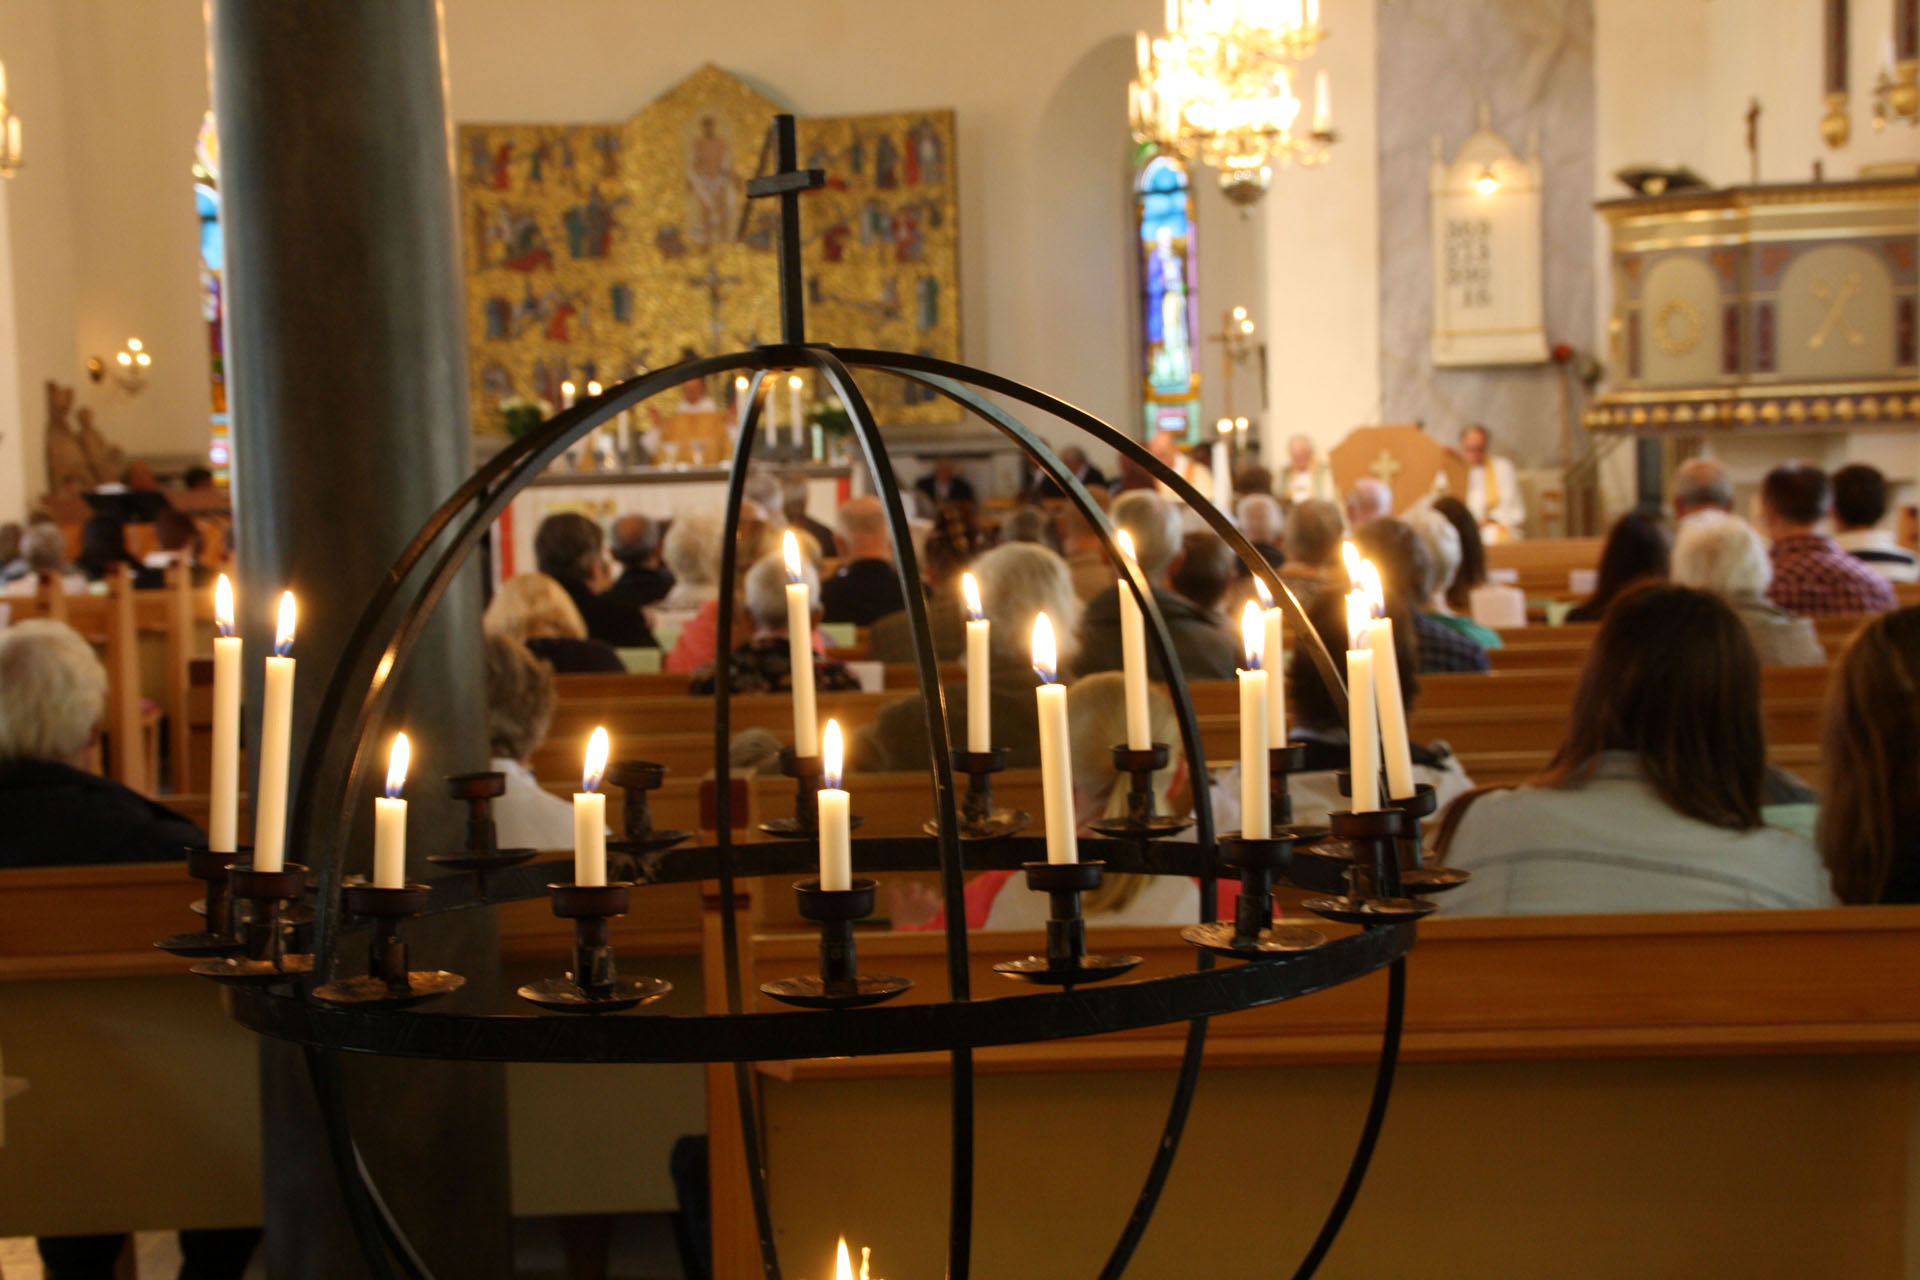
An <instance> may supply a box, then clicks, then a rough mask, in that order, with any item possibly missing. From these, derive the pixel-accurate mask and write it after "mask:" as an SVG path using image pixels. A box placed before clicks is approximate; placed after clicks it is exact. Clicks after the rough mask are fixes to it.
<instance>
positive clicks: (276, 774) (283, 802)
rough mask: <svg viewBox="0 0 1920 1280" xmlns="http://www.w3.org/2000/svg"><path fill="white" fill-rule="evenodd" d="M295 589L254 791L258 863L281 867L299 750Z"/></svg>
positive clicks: (276, 644)
mask: <svg viewBox="0 0 1920 1280" xmlns="http://www.w3.org/2000/svg"><path fill="white" fill-rule="evenodd" d="M295 612H296V610H295V608H294V603H293V592H291V591H286V592H282V593H281V596H280V619H279V626H278V627H276V628H275V631H274V638H273V656H272V657H271V658H268V659H267V686H266V691H265V696H264V697H263V698H262V699H261V705H260V780H259V782H258V783H257V784H255V786H254V797H253V869H254V870H255V871H278V870H280V869H281V868H282V867H284V866H285V865H286V860H287V770H288V762H289V760H290V759H291V757H292V754H293V659H292V658H289V657H288V656H287V650H289V649H291V648H293V623H294V615H295Z"/></svg>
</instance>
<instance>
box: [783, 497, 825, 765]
mask: <svg viewBox="0 0 1920 1280" xmlns="http://www.w3.org/2000/svg"><path fill="white" fill-rule="evenodd" d="M781 551H782V552H783V553H784V554H785V556H786V561H787V667H788V671H789V673H790V675H789V680H790V682H791V683H792V685H793V754H795V755H796V756H810V755H813V754H815V753H816V752H817V750H818V747H817V745H816V744H817V743H819V741H820V722H819V717H818V715H817V714H816V712H815V711H814V701H813V601H812V599H811V598H810V596H809V593H808V590H807V580H806V576H805V574H804V572H803V566H802V563H801V560H800V543H799V540H798V539H796V538H795V537H794V536H793V530H791V529H789V530H787V532H786V535H785V536H784V537H783V538H782V539H781Z"/></svg>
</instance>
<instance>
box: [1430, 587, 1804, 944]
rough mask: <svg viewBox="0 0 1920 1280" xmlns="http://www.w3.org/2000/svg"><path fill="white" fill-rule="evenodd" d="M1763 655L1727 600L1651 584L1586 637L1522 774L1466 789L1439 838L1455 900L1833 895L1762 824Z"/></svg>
mask: <svg viewBox="0 0 1920 1280" xmlns="http://www.w3.org/2000/svg"><path fill="white" fill-rule="evenodd" d="M1766 776H1767V750H1766V738H1765V734H1764V731H1763V729H1762V726H1761V719H1760V664H1759V662H1758V660H1757V659H1756V658H1755V657H1754V651H1753V644H1752V642H1751V641H1750V640H1748V639H1747V633H1746V629H1745V628H1744V627H1742V626H1741V625H1740V620H1739V619H1738V618H1737V617H1735V616H1734V613H1733V610H1732V609H1730V608H1728V607H1727V605H1726V603H1725V602H1724V601H1722V600H1720V599H1719V598H1718V597H1716V596H1713V595H1709V594H1708V593H1707V592H1704V591H1695V590H1693V589H1692V588H1691V587H1677V586H1673V585H1671V584H1667V583H1646V584H1643V585H1640V586H1637V587H1632V588H1629V589H1628V590H1627V591H1626V592H1625V593H1624V594H1622V595H1621V596H1620V597H1619V598H1617V599H1616V600H1615V601H1614V602H1613V605H1612V607H1611V608H1610V609H1609V610H1608V611H1607V616H1606V618H1605V620H1603V621H1602V622H1601V624H1600V631H1599V634H1598V635H1597V636H1595V637H1594V642H1593V651H1592V653H1591V654H1590V655H1589V657H1588V659H1587V665H1586V669H1585V670H1584V671H1583V672H1582V673H1581V676H1580V684H1579V687H1578V689H1577V690H1576V691H1575V693H1574V699H1573V707H1572V710H1571V712H1570V713H1569V717H1568V725H1567V735H1566V738H1565V740H1564V741H1562V743H1561V744H1560V749H1559V750H1558V751H1557V752H1555V754H1554V756H1553V759H1552V760H1551V761H1549V762H1548V764H1547V767H1546V768H1545V769H1544V770H1543V771H1542V772H1541V773H1540V774H1538V775H1537V776H1536V777H1534V778H1533V780H1532V781H1530V782H1528V783H1527V784H1526V785H1525V786H1522V787H1519V788H1516V789H1513V790H1508V791H1489V792H1479V793H1474V794H1471V795H1467V796H1463V797H1461V798H1460V800H1459V801H1457V802H1456V803H1455V804H1454V806H1453V807H1452V808H1451V809H1450V810H1449V811H1448V812H1447V814H1446V817H1445V819H1444V821H1443V822H1442V824H1441V830H1440V837H1439V841H1438V847H1439V849H1440V851H1441V856H1442V857H1443V858H1444V859H1445V860H1446V861H1447V862H1448V863H1449V864H1450V865H1452V866H1457V867H1460V868H1462V869H1464V870H1468V871H1471V872H1473V879H1472V880H1471V881H1469V882H1468V883H1467V884H1466V885H1463V886H1462V887H1461V888H1460V889H1459V890H1458V891H1457V892H1455V893H1452V894H1449V895H1448V900H1447V902H1446V903H1445V906H1446V908H1447V910H1448V911H1450V912H1453V913H1455V914H1461V915H1553V914H1560V913H1565V912H1594V911H1710V910H1731V909H1738V908H1747V907H1813V906H1824V905H1827V904H1828V903H1830V902H1831V901H1832V894H1831V892H1830V891H1829V889H1828V887H1827V876H1826V871H1825V869H1824V868H1823V867H1822V866H1821V865H1820V860H1819V857H1818V855H1816V854H1815V853H1814V851H1813V847H1812V846H1811V845H1810V844H1808V843H1807V842H1806V841H1805V840H1803V839H1801V838H1800V837H1799V836H1797V835H1794V834H1792V833H1790V832H1787V831H1781V830H1777V829H1774V828H1771V827H1768V826H1766V825H1764V824H1763V822H1762V820H1761V814H1760V808H1761V804H1762V802H1763V798H1764V793H1765V787H1766Z"/></svg>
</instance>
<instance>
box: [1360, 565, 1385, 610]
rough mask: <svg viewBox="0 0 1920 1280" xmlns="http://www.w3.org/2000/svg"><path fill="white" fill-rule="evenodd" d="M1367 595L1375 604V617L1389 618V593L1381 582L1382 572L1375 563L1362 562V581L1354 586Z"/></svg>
mask: <svg viewBox="0 0 1920 1280" xmlns="http://www.w3.org/2000/svg"><path fill="white" fill-rule="evenodd" d="M1354 585H1355V586H1357V587H1359V588H1360V590H1362V591H1364V592H1366V593H1367V599H1368V600H1369V601H1371V602H1372V604H1373V616H1374V617H1376V618H1384V617H1386V616H1387V591H1386V587H1385V586H1383V585H1382V584H1381V582H1380V571H1379V570H1378V569H1376V568H1374V567H1373V561H1371V560H1362V561H1361V562H1360V581H1358V582H1357V583H1355V584H1354Z"/></svg>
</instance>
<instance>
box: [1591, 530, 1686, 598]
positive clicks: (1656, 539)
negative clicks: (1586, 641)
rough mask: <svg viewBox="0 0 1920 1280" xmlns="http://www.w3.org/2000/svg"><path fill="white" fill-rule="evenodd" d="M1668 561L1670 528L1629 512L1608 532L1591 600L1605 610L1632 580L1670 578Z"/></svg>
mask: <svg viewBox="0 0 1920 1280" xmlns="http://www.w3.org/2000/svg"><path fill="white" fill-rule="evenodd" d="M1667 560H1668V550H1667V531H1666V530H1665V529H1663V528H1661V527H1660V522H1659V521H1658V520H1655V519H1654V518H1653V517H1652V516H1649V515H1645V514H1643V513H1641V512H1638V511H1629V512H1627V514H1625V515H1623V516H1621V517H1620V518H1619V519H1618V520H1615V521H1614V522H1613V528H1611V529H1609V530H1608V531H1607V541H1606V543H1605V545H1604V546H1602V547H1601V548H1600V568H1599V571H1598V572H1597V573H1596V574H1595V575H1594V579H1593V594H1592V595H1591V596H1588V597H1587V603H1588V604H1590V605H1594V606H1596V607H1599V608H1603V609H1604V608H1605V607H1606V605H1607V602H1608V601H1610V600H1612V599H1613V598H1614V597H1615V596H1617V595H1619V594H1620V593H1621V592H1622V591H1624V590H1625V589H1626V588H1627V585H1628V584H1629V583H1633V582H1637V581H1639V580H1640V579H1642V578H1664V577H1666V576H1667Z"/></svg>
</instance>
